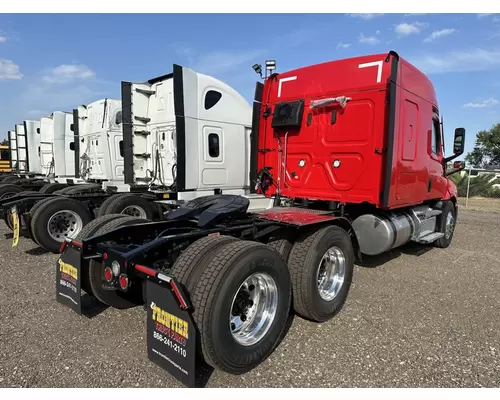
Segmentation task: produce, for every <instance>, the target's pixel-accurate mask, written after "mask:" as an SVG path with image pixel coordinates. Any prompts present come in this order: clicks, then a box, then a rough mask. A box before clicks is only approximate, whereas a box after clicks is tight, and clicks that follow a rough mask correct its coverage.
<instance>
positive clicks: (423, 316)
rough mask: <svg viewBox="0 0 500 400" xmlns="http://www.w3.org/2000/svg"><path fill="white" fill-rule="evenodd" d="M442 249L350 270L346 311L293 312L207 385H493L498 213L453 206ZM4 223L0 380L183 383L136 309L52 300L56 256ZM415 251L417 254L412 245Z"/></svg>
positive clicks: (26, 383) (498, 342) (407, 251)
mask: <svg viewBox="0 0 500 400" xmlns="http://www.w3.org/2000/svg"><path fill="white" fill-rule="evenodd" d="M459 219H460V224H459V225H458V227H457V230H456V233H455V239H454V242H453V244H452V246H451V247H450V248H448V249H446V250H440V249H430V250H429V251H426V250H428V249H422V248H421V247H419V246H405V247H404V248H402V249H400V250H399V251H395V252H392V253H388V254H386V255H385V256H383V257H379V258H371V259H369V260H368V263H367V265H365V266H358V267H356V269H355V274H354V281H353V286H352V288H351V292H350V295H349V298H348V301H347V304H346V306H345V308H344V310H343V311H342V312H341V313H340V314H339V315H338V317H337V318H335V319H334V320H332V321H330V322H328V323H325V324H320V325H318V324H314V323H311V322H307V321H304V320H302V319H301V318H299V317H295V318H294V320H293V322H292V325H291V328H290V330H289V332H288V334H287V336H286V337H285V339H284V341H283V342H282V343H281V344H280V346H279V347H278V348H277V349H276V351H275V352H274V353H273V355H272V356H271V357H270V358H269V359H268V360H267V361H266V362H265V363H263V364H262V365H261V366H259V367H258V368H256V369H255V370H253V371H251V372H250V373H248V374H246V375H244V376H240V377H235V376H230V375H227V374H224V373H221V372H214V373H213V374H211V376H209V377H208V376H207V378H208V379H207V382H206V386H208V387H241V386H243V387H449V386H451V387H479V386H486V387H498V386H500V359H499V355H500V334H499V332H500V319H499V318H498V316H499V313H498V310H499V309H500V294H499V292H498V288H499V287H500V272H499V270H500V263H499V261H498V260H499V259H500V240H498V231H499V230H500V218H499V217H498V214H491V213H485V212H480V211H470V210H465V209H464V207H462V208H461V210H460V214H459ZM5 233H7V228H6V227H5V225H3V222H1V223H0V254H1V256H0V257H1V258H0V265H1V272H2V275H1V279H0V386H4V387H13V386H14V387H20V386H21V387H61V386H62V387H82V386H83V387H115V386H120V387H135V386H140V387H179V386H180V385H179V383H178V382H177V381H176V380H175V379H173V378H172V377H170V376H169V375H168V374H167V373H166V372H164V371H162V370H161V369H160V368H159V367H157V366H156V365H154V364H152V363H151V362H149V361H148V359H147V353H146V338H145V333H146V330H145V324H146V315H145V312H144V311H143V309H142V308H136V309H132V310H127V311H119V310H113V309H106V310H104V311H103V312H102V313H101V314H99V315H97V316H95V317H94V318H91V319H89V318H86V317H79V316H77V315H76V314H74V313H73V312H71V311H70V310H68V309H66V308H65V307H63V306H61V305H59V304H58V303H57V302H56V301H55V285H54V280H55V261H56V259H57V256H56V255H53V254H44V253H43V252H41V251H40V249H38V248H37V247H36V246H35V245H34V244H33V243H32V242H31V241H30V240H28V239H25V238H21V239H20V244H19V247H18V248H16V249H12V248H11V240H10V239H5V238H4V234H5ZM418 250H422V251H418Z"/></svg>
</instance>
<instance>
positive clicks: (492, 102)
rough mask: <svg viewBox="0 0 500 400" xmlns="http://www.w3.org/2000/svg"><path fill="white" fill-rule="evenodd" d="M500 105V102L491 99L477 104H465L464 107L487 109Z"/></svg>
mask: <svg viewBox="0 0 500 400" xmlns="http://www.w3.org/2000/svg"><path fill="white" fill-rule="evenodd" d="M499 104H500V101H498V100H497V99H493V98H489V99H486V100H483V101H478V102H476V103H472V102H470V103H467V104H464V105H463V106H462V107H464V108H485V107H493V106H497V105H499Z"/></svg>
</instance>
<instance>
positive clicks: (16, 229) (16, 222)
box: [11, 207, 19, 247]
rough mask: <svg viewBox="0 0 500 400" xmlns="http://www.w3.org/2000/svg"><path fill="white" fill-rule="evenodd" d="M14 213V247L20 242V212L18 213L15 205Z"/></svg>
mask: <svg viewBox="0 0 500 400" xmlns="http://www.w3.org/2000/svg"><path fill="white" fill-rule="evenodd" d="M11 214H12V231H13V233H14V235H13V237H12V247H16V246H17V244H18V243H19V214H18V213H17V208H16V207H13V208H12V210H11Z"/></svg>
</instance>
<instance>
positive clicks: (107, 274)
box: [104, 267, 113, 282]
mask: <svg viewBox="0 0 500 400" xmlns="http://www.w3.org/2000/svg"><path fill="white" fill-rule="evenodd" d="M104 278H106V280H107V281H108V282H111V279H113V271H111V268H109V267H106V268H104Z"/></svg>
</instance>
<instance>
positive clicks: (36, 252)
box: [24, 247, 49, 256]
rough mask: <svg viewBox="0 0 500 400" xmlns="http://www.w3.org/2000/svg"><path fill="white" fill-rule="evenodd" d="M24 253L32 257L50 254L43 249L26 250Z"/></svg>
mask: <svg viewBox="0 0 500 400" xmlns="http://www.w3.org/2000/svg"><path fill="white" fill-rule="evenodd" d="M24 253H25V254H28V255H30V256H41V255H44V254H48V253H49V252H48V251H47V250H45V249H44V248H42V247H33V248H32V249H28V250H25V252H24Z"/></svg>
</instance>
